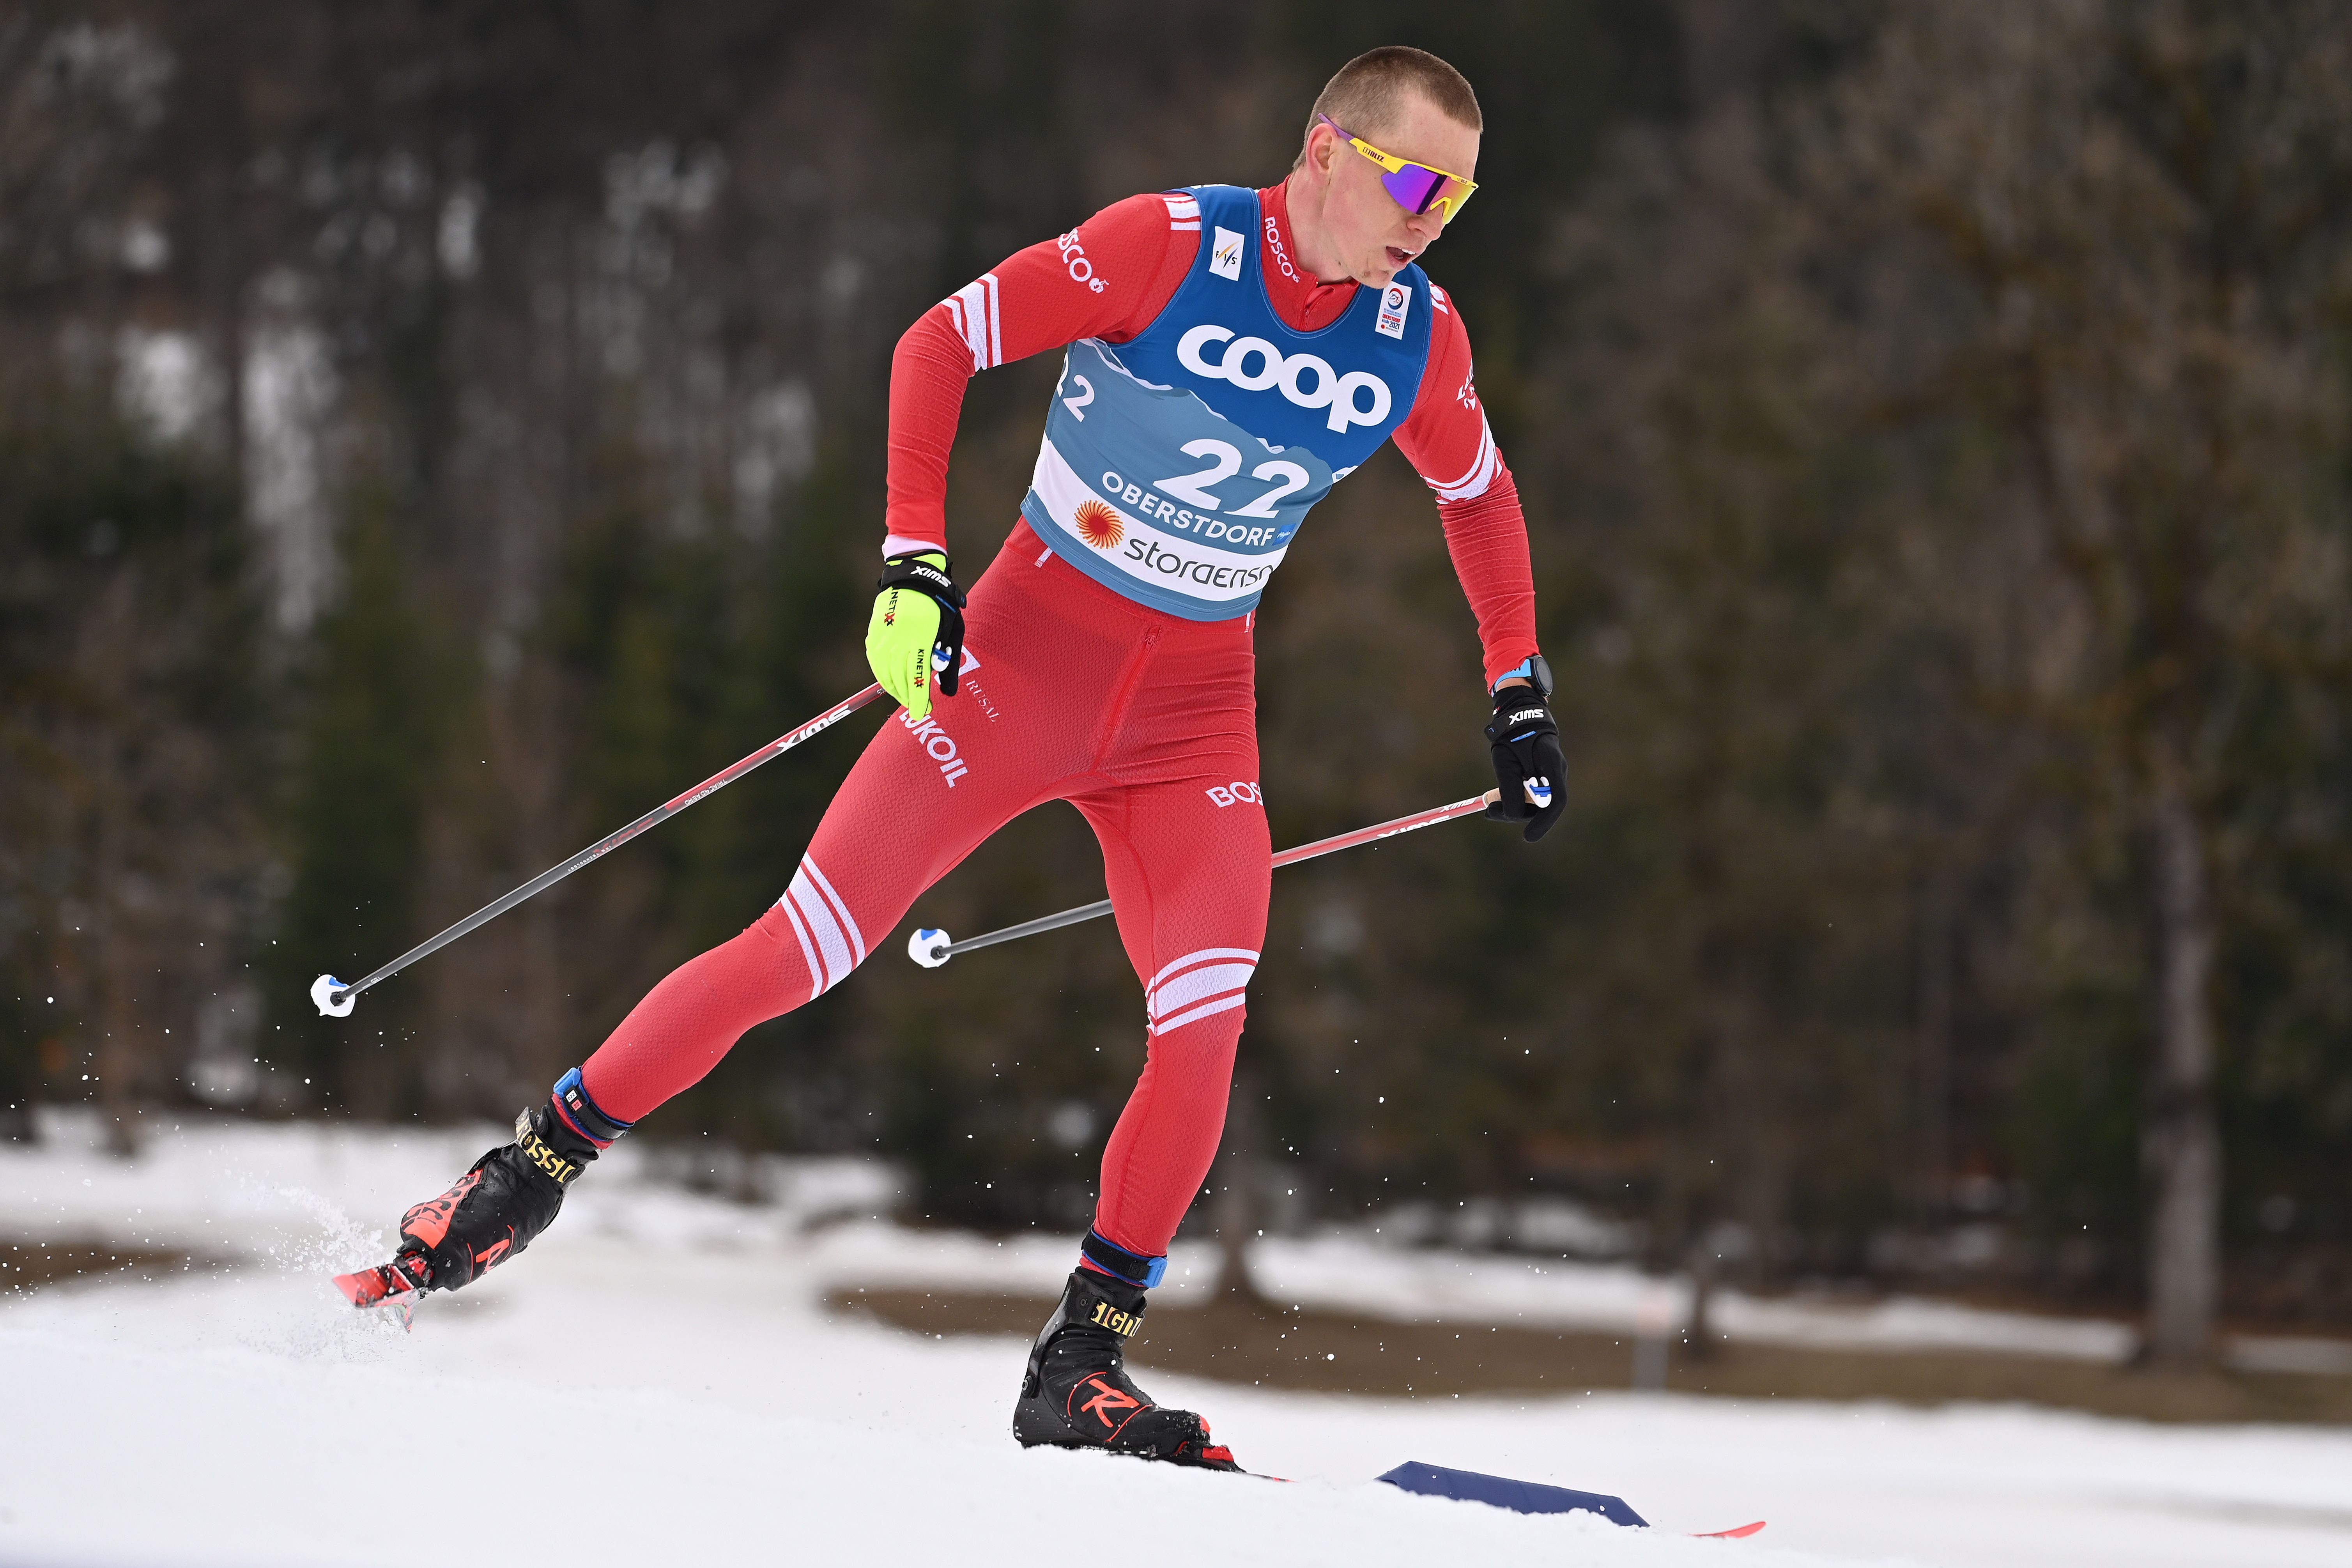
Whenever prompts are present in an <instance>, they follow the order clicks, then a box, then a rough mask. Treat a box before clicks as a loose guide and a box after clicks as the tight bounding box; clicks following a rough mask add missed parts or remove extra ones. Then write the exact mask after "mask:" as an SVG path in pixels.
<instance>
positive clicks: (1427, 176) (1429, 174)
mask: <svg viewBox="0 0 2352 1568" xmlns="http://www.w3.org/2000/svg"><path fill="white" fill-rule="evenodd" d="M1315 118H1316V119H1318V120H1319V121H1322V122H1323V123H1324V124H1326V125H1328V126H1329V127H1330V128H1331V129H1332V130H1333V131H1335V132H1339V140H1341V141H1342V142H1346V143H1347V144H1348V145H1349V146H1350V147H1353V148H1354V149H1355V150H1356V151H1357V152H1359V153H1362V154H1363V155H1364V156H1365V157H1367V158H1370V160H1371V161H1372V162H1373V163H1378V164H1379V165H1380V166H1381V186H1382V187H1383V188H1385V189H1386V190H1387V192H1388V194H1389V195H1392V196H1394V197H1395V198H1396V200H1397V205H1399V206H1401V207H1402V208H1404V210H1405V211H1407V212H1409V213H1411V214H1412V215H1413V216H1415V217H1419V216H1421V215H1422V214H1423V213H1425V212H1427V211H1429V209H1430V208H1432V207H1435V208H1436V209H1437V221H1438V222H1439V223H1440V224H1449V223H1452V222H1453V221H1454V215H1455V214H1456V213H1458V212H1460V211H1461V210H1462V204H1463V203H1464V202H1466V201H1468V200H1469V199H1470V193H1471V192H1473V191H1475V190H1476V189H1477V188H1478V182H1477V181H1475V180H1465V179H1464V178H1463V177H1462V176H1461V175H1459V174H1447V173H1446V172H1445V171H1444V170H1443V169H1433V168H1431V167H1430V166H1429V165H1428V164H1426V163H1414V162H1413V161H1412V159H1410V158H1400V157H1398V156H1397V155H1396V154H1395V153H1383V152H1381V150H1380V149H1379V148H1378V147H1375V146H1373V145H1372V144H1371V143H1370V142H1367V141H1365V140H1364V139H1363V138H1362V137H1360V136H1359V135H1357V134H1356V133H1355V132H1352V131H1349V129H1348V128H1347V127H1346V126H1344V125H1341V124H1340V123H1339V121H1336V120H1334V119H1332V118H1331V117H1330V116H1329V115H1328V114H1318V115H1317V116H1316V117H1315Z"/></svg>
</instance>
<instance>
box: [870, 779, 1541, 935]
mask: <svg viewBox="0 0 2352 1568" xmlns="http://www.w3.org/2000/svg"><path fill="white" fill-rule="evenodd" d="M1502 796H1503V792H1502V791H1500V790H1497V789H1490V790H1488V791H1487V792H1486V794H1485V795H1472V796H1471V797H1470V798H1469V799H1468V800H1457V801H1455V802H1454V804H1453V805H1441V806H1439V807H1437V808H1436V809H1435V810H1433V811H1417V812H1414V813H1413V814H1412V816H1399V817H1393V818H1391V819H1390V820H1389V821H1387V822H1376V823H1374V824H1373V825H1372V826H1370V827H1359V828H1357V829H1356V830H1355V831H1354V832H1353V833H1335V834H1333V835H1332V836H1331V837H1328V838H1318V839H1317V840H1315V841H1314V842H1313V843H1312V844H1301V845H1300V846H1298V847H1297V848H1296V849H1286V850H1284V851H1283V852H1282V853H1281V854H1279V855H1276V857H1275V858H1274V868H1275V869H1276V870H1277V871H1279V870H1281V869H1282V868H1284V867H1285V866H1296V865H1297V864H1298V863H1299V862H1300V861H1301V860H1312V859H1314V858H1316V857H1317V856H1318V855H1329V854H1331V853H1333V852H1334V851H1337V850H1340V849H1353V848H1355V847H1357V846H1358V845H1360V844H1371V843H1375V842H1377V841H1379V840H1380V839H1382V838H1393V837H1396V836H1397V835H1398V834H1400V833H1411V832H1413V831H1414V830H1415V829H1417V828H1423V827H1434V826H1437V825H1438V824H1439V823H1441V822H1451V821H1453V820H1454V818H1455V817H1457V816H1470V815H1471V814H1473V813H1474V812H1482V811H1484V810H1486V808H1487V807H1488V806H1490V805H1494V804H1495V803H1496V801H1498V800H1500V799H1501V798H1502ZM1108 913H1110V900H1108V899H1098V900H1096V901H1095V902H1093V903H1091V904H1080V905H1079V906H1078V907H1077V908H1076V909H1074V910H1063V911H1062V912H1061V913H1060V914H1057V915H1043V916H1040V917H1039V918H1038V919H1036V920H1034V921H1022V922H1021V923H1020V924H1019V925H1017V926H1006V927H1005V928H1003V930H1002V931H989V932H986V933H985V934H983V935H981V936H972V937H966V938H965V939H964V940H963V941H961V942H957V941H954V940H953V939H951V938H950V936H949V935H948V933H947V932H945V931H917V932H916V933H915V934H914V935H913V936H911V937H909V938H908V939H907V956H908V958H911V959H913V960H914V961H915V962H916V963H919V964H921V965H922V966H923V967H924V968H926V969H937V968H938V967H939V966H940V964H942V963H946V962H947V961H948V960H949V959H950V958H953V957H954V956H955V955H956V954H957V953H959V952H971V951H973V950H974V949H975V948H982V947H994V946H995V945H996V944H997V943H998V942H1016V941H1018V940H1020V939H1021V938H1022V937H1024V936H1035V935H1036V934H1037V933H1038V932H1039V931H1059V930H1060V929H1061V928H1062V927H1064V926H1074V925H1076V924H1078V923H1079V922H1081V921H1092V920H1100V919H1101V918H1102V917H1103V916H1105V915H1107V914H1108Z"/></svg>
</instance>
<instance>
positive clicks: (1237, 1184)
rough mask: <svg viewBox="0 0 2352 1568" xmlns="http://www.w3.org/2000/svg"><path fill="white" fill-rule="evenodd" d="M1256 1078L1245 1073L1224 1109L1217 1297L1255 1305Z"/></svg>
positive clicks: (1259, 1113)
mask: <svg viewBox="0 0 2352 1568" xmlns="http://www.w3.org/2000/svg"><path fill="white" fill-rule="evenodd" d="M1262 1106H1263V1101H1262V1100H1261V1098H1260V1096H1259V1094H1258V1091H1257V1088H1256V1080H1255V1078H1254V1077H1253V1076H1252V1075H1249V1074H1246V1073H1245V1074H1244V1075H1242V1077H1241V1078H1240V1079H1238V1080H1237V1081H1236V1082H1235V1083H1234V1094H1233V1101H1232V1104H1231V1106H1230V1108H1229V1109H1228V1110H1227V1111H1226V1113H1225V1152H1224V1157H1223V1159H1222V1160H1220V1161H1219V1162H1218V1172H1217V1173H1218V1175H1219V1176H1221V1177H1222V1178H1223V1182H1222V1184H1220V1185H1219V1187H1218V1189H1217V1253H1218V1256H1217V1294H1216V1300H1219V1301H1232V1302H1238V1303H1240V1304H1243V1305H1245V1306H1251V1307H1255V1306H1257V1305H1258V1304H1260V1303H1261V1302H1262V1301H1264V1300H1265V1298H1264V1297H1263V1296H1261V1295H1259V1293H1258V1289H1257V1286H1256V1285H1255V1283H1254V1282H1252V1280H1251V1279H1250V1272H1249V1244H1250V1242H1251V1241H1252V1240H1254V1239H1255V1237H1256V1234H1257V1229H1258V1225H1257V1222H1258V1217H1259V1215H1260V1213H1261V1205H1259V1202H1258V1187H1259V1185H1260V1184H1261V1182H1262V1180H1263V1176H1262V1174H1261V1173H1260V1171H1259V1166H1258V1147H1259V1144H1260V1142H1262V1140H1261V1139H1260V1137H1259V1131H1260V1129H1261V1128H1262V1127H1263V1125H1264V1123H1265V1116H1264V1114H1263V1110H1262Z"/></svg>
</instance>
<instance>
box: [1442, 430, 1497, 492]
mask: <svg viewBox="0 0 2352 1568" xmlns="http://www.w3.org/2000/svg"><path fill="white" fill-rule="evenodd" d="M1502 466H1503V455H1502V453H1501V452H1500V451H1499V450H1497V449H1496V446H1495V431H1494V427H1493V426H1490V425H1488V424H1487V423H1486V411H1485V410H1483V409H1482V410H1480V411H1479V414H1478V455H1477V456H1476V457H1475V458H1472V459H1471V460H1470V471H1469V472H1468V473H1466V474H1464V475H1463V476H1462V477H1461V478H1460V479H1455V480H1454V481H1453V482H1452V483H1450V484H1441V483H1439V482H1438V481H1437V480H1435V479H1431V480H1430V481H1429V488H1430V489H1433V490H1435V491H1436V492H1437V499H1438V500H1477V499H1478V498H1479V497H1480V496H1482V495H1485V494H1486V487H1487V486H1489V485H1491V484H1493V483H1494V482H1495V474H1496V470H1498V469H1499V468H1501V467H1502Z"/></svg>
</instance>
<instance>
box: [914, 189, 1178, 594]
mask: <svg viewBox="0 0 2352 1568" xmlns="http://www.w3.org/2000/svg"><path fill="white" fill-rule="evenodd" d="M1200 245H1201V207H1200V204H1199V203H1198V202H1196V201H1194V200H1193V199H1192V197H1191V196H1188V195H1183V194H1181V193H1179V192H1166V193H1157V194H1153V195H1139V196H1129V197H1128V198H1127V199H1126V200H1125V201H1121V202H1116V203H1113V204H1112V205H1109V206H1107V207H1105V208H1104V209H1103V210H1102V211H1100V212H1098V213H1097V214H1095V216H1092V217H1090V218H1088V219H1087V221H1086V222H1084V223H1082V224H1080V225H1079V226H1077V227H1076V228H1075V229H1072V230H1071V231H1070V232H1069V233H1067V234H1065V235H1060V236H1057V237H1055V238H1053V239H1047V240H1040V241H1039V242H1038V243H1037V244H1035V245H1033V246H1031V247H1028V248H1027V249H1025V250H1020V251H1016V252H1014V253H1013V255H1012V256H1010V257H1008V258H1005V260H1004V262H1003V265H1001V266H999V267H998V268H996V269H995V270H994V271H992V272H986V273H982V275H981V276H980V277H978V278H975V279H972V280H971V282H969V283H967V284H965V285H964V286H963V287H962V288H961V289H957V290H956V291H955V292H954V293H952V294H950V295H949V296H948V297H947V298H946V299H944V300H940V302H939V303H938V304H936V305H934V306H932V307H931V308H930V309H929V310H926V311H924V312H923V313H922V315H921V316H920V317H919V318H917V320H916V321H915V324H914V325H913V326H911V327H908V329H907V331H906V334H905V335H904V336H903V337H901V338H900V339H899V340H898V350H897V352H896V353H893V354H892V355H891V358H890V447H889V450H890V479H889V501H888V508H889V510H888V512H887V528H888V537H887V538H886V539H885V540H884V541H883V543H882V552H883V553H884V554H885V555H898V554H902V553H904V552H908V551H912V550H938V551H942V552H944V551H945V550H946V549H947V547H948V543H947V541H948V526H947V493H948V454H949V453H950V450H952V449H953V447H954V446H955V433H956V425H957V423H958V421H959V420H960V419H961V417H962V415H963V393H964V387H965V385H966V384H968V383H969V382H970V381H971V378H972V377H973V376H975V375H977V374H980V373H981V372H982V371H983V370H988V369H991V368H992V367H993V366H996V365H1000V364H1007V363H1011V362H1013V361H1014V360H1019V359H1026V358H1028V357H1029V356H1030V355H1031V354H1034V353H1045V351H1046V350H1048V349H1057V348H1060V347H1062V346H1063V345H1064V344H1066V343H1072V342H1076V341H1077V340H1079V339H1080V338H1105V339H1108V340H1109V341H1110V342H1125V341H1127V340H1128V339H1129V338H1132V337H1134V336H1135V335H1136V334H1137V333H1138V332H1140V331H1143V329H1144V328H1146V327H1148V326H1150V324H1151V321H1152V318H1154V317H1155V316H1157V315H1159V314H1160V311H1161V310H1163V309H1165V308H1166V306H1167V304H1168V301H1169V300H1171V299H1172V298H1174V296H1175V293H1176V289H1177V287H1178V286H1179V285H1180V284H1181V283H1182V282H1183V280H1184V274H1185V273H1186V272H1187V271H1188V270H1190V269H1191V268H1192V258H1193V256H1194V255H1195V254H1196V253H1197V252H1198V251H1199V249H1200Z"/></svg>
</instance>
